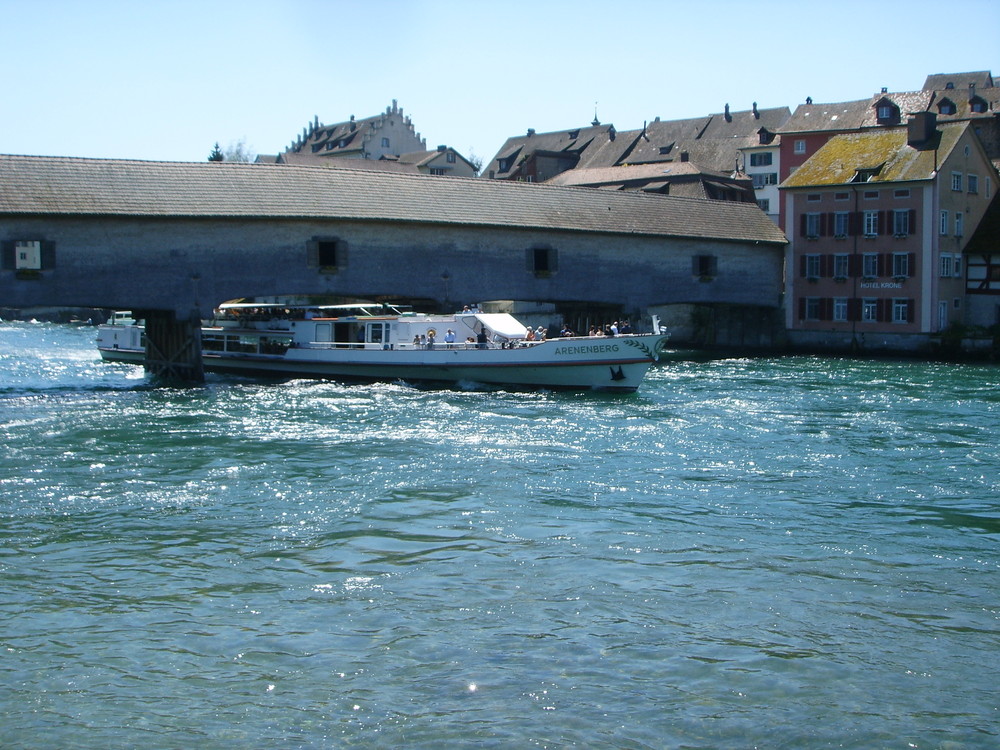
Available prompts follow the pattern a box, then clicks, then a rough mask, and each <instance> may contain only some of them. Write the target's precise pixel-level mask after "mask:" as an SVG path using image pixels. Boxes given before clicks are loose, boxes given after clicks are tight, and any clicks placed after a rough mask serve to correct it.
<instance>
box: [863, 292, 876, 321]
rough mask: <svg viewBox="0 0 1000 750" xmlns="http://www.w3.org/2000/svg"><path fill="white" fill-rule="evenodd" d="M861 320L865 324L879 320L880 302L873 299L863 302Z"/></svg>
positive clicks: (865, 299) (866, 298) (869, 298)
mask: <svg viewBox="0 0 1000 750" xmlns="http://www.w3.org/2000/svg"><path fill="white" fill-rule="evenodd" d="M861 320H863V321H864V322H865V323H874V322H876V321H877V320H878V300H876V299H875V298H873V297H865V298H864V299H863V300H861Z"/></svg>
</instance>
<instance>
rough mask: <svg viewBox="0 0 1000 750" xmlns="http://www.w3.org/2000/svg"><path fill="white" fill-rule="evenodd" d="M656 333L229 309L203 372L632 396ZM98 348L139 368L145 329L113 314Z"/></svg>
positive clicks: (469, 315) (220, 313)
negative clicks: (552, 334)
mask: <svg viewBox="0 0 1000 750" xmlns="http://www.w3.org/2000/svg"><path fill="white" fill-rule="evenodd" d="M653 329H654V331H657V332H656V333H649V334H624V335H618V336H572V337H560V338H551V339H549V338H544V336H543V334H542V332H541V331H539V332H538V333H537V334H536V332H535V331H532V330H531V329H530V328H529V327H527V326H525V325H524V324H522V323H520V322H519V321H518V320H517V319H516V318H514V317H513V316H512V315H509V314H507V313H482V312H460V313H454V314H451V315H427V314H421V313H410V312H403V311H401V310H399V309H398V308H395V307H391V306H388V305H382V304H352V305H303V304H296V305H291V304H284V303H256V302H229V303H226V304H223V305H220V307H219V308H218V309H217V310H216V315H215V317H214V318H213V319H212V320H210V321H204V322H203V325H202V328H201V350H202V360H203V363H204V368H205V370H206V371H207V372H221V373H237V374H245V375H265V376H276V377H310V378H334V379H338V378H339V379H361V380H403V381H414V382H439V383H470V384H475V383H482V384H487V385H502V386H513V387H516V388H550V389H577V390H582V389H593V390H599V391H617V392H632V391H635V390H636V389H637V388H638V387H639V384H640V383H641V382H642V379H643V377H644V376H645V374H646V371H647V370H648V369H649V367H650V366H651V365H652V364H653V362H655V361H656V360H657V359H658V358H659V355H660V352H661V351H662V349H663V346H664V345H665V343H666V341H667V339H668V338H669V335H668V334H667V333H666V332H664V331H662V330H661V329H660V327H659V321H658V319H657V318H655V317H654V318H653ZM97 348H98V350H99V351H100V353H101V357H102V358H103V359H105V360H107V361H112V362H132V363H136V364H142V363H143V361H144V360H145V356H146V345H145V335H144V328H143V324H142V321H141V320H135V319H133V318H132V314H131V313H130V312H127V311H122V312H116V313H114V315H113V316H112V319H111V320H110V321H109V322H108V323H107V324H105V325H101V326H99V327H98V331H97Z"/></svg>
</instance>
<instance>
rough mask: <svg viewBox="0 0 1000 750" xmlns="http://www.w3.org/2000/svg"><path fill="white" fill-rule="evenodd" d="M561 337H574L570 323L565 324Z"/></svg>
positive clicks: (560, 332)
mask: <svg viewBox="0 0 1000 750" xmlns="http://www.w3.org/2000/svg"><path fill="white" fill-rule="evenodd" d="M559 335H560V336H572V335H574V334H573V329H572V328H570V327H569V323H563V327H562V330H560V331H559Z"/></svg>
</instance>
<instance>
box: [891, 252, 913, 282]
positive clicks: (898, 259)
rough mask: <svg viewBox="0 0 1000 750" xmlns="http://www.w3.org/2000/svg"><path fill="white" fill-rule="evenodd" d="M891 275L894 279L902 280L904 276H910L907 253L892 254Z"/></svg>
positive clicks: (908, 255)
mask: <svg viewBox="0 0 1000 750" xmlns="http://www.w3.org/2000/svg"><path fill="white" fill-rule="evenodd" d="M892 275H893V276H895V277H896V278H902V277H904V276H909V275H910V254H909V253H893V254H892Z"/></svg>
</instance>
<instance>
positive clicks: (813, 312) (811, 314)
mask: <svg viewBox="0 0 1000 750" xmlns="http://www.w3.org/2000/svg"><path fill="white" fill-rule="evenodd" d="M819 302H820V301H819V297H806V320H819Z"/></svg>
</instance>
